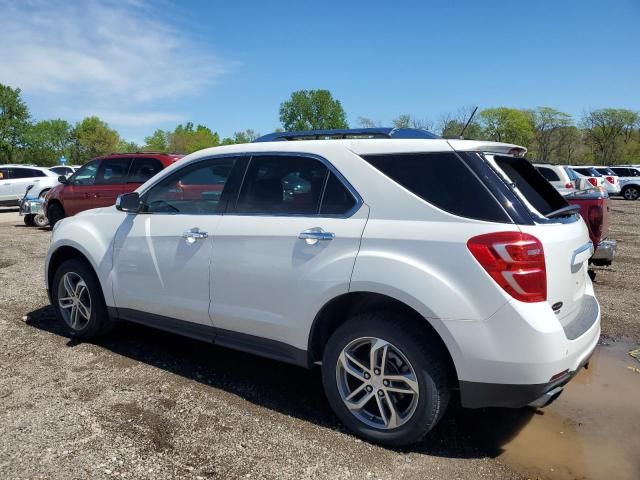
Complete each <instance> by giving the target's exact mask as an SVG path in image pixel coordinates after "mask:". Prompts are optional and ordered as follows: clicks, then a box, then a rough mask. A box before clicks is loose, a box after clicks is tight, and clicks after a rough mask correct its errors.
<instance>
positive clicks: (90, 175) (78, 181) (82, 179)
mask: <svg viewBox="0 0 640 480" xmlns="http://www.w3.org/2000/svg"><path fill="white" fill-rule="evenodd" d="M97 171H98V162H97V161H95V162H91V163H87V164H86V165H83V166H82V167H80V169H78V171H77V172H76V173H75V174H74V175H73V177H72V180H71V182H72V183H73V185H79V186H84V185H93V184H94V183H96V172H97Z"/></svg>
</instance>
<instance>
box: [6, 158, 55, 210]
mask: <svg viewBox="0 0 640 480" xmlns="http://www.w3.org/2000/svg"><path fill="white" fill-rule="evenodd" d="M57 184H58V175H56V174H55V173H54V172H52V171H51V170H49V169H48V168H44V167H36V166H34V165H23V164H7V165H0V205H19V204H20V199H21V198H22V197H23V196H24V192H25V191H26V189H27V187H28V186H29V185H33V188H32V189H31V191H30V192H29V195H31V196H33V197H39V198H44V196H45V195H46V194H47V192H48V191H49V190H51V188H53V187H55V186H56V185H57Z"/></svg>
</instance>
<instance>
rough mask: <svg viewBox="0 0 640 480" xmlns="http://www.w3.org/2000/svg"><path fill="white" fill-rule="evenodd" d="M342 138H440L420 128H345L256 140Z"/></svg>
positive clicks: (282, 133) (276, 135) (267, 136)
mask: <svg viewBox="0 0 640 480" xmlns="http://www.w3.org/2000/svg"><path fill="white" fill-rule="evenodd" d="M342 138H412V139H434V138H440V137H439V136H437V135H436V134H434V133H431V132H428V131H426V130H421V129H418V128H389V127H384V128H383V127H378V128H345V129H330V130H300V131H295V132H274V133H269V134H267V135H263V136H262V137H259V138H256V139H255V140H254V141H253V142H252V143H255V142H281V141H287V140H335V139H342Z"/></svg>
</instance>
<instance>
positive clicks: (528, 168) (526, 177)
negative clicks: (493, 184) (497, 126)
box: [494, 155, 567, 215]
mask: <svg viewBox="0 0 640 480" xmlns="http://www.w3.org/2000/svg"><path fill="white" fill-rule="evenodd" d="M494 158H495V161H496V164H497V165H498V166H499V167H500V168H501V169H502V171H503V172H504V173H505V174H506V175H507V176H508V177H509V179H510V180H511V182H513V184H514V185H515V186H516V187H517V188H518V190H520V193H522V195H523V196H524V197H525V198H526V199H527V201H528V202H529V203H530V204H531V205H532V206H533V207H534V208H535V209H536V210H537V211H538V212H540V213H541V214H542V215H547V214H548V213H551V212H553V211H554V210H558V209H560V208H563V207H566V206H567V202H566V200H565V199H564V198H563V197H562V195H560V194H559V193H558V191H557V190H556V189H555V188H553V187H552V186H551V184H550V183H549V182H547V181H545V179H544V178H543V177H542V176H541V175H540V174H539V173H538V172H537V171H536V169H535V168H534V167H533V165H531V164H530V163H529V162H528V161H527V160H525V159H524V158H516V157H506V156H501V155H496V156H495V157H494Z"/></svg>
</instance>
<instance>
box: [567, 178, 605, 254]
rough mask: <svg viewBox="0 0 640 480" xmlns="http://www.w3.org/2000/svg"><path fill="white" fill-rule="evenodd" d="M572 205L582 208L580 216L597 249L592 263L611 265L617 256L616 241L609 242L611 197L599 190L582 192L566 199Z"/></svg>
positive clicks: (572, 194) (570, 195)
mask: <svg viewBox="0 0 640 480" xmlns="http://www.w3.org/2000/svg"><path fill="white" fill-rule="evenodd" d="M564 198H565V199H566V200H567V202H569V204H571V205H577V206H579V207H580V215H582V218H583V219H584V221H585V223H586V224H587V227H588V228H589V237H590V238H591V242H592V243H593V246H594V248H595V252H594V254H593V256H592V257H591V260H590V263H592V264H593V265H598V266H607V265H611V262H613V258H614V257H615V254H616V249H617V244H616V241H615V240H609V239H608V238H607V237H608V236H609V219H610V213H609V201H610V200H609V195H607V193H606V192H602V191H599V190H595V189H592V190H580V191H577V192H574V193H570V194H569V195H565V197H564Z"/></svg>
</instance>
